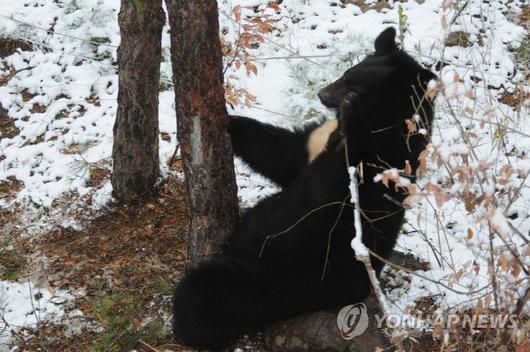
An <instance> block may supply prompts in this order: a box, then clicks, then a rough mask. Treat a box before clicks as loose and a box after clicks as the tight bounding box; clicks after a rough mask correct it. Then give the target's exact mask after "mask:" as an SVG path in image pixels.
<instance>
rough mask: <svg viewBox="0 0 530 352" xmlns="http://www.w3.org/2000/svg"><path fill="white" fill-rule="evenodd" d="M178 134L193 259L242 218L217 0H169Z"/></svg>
mask: <svg viewBox="0 0 530 352" xmlns="http://www.w3.org/2000/svg"><path fill="white" fill-rule="evenodd" d="M166 5H167V9H168V14H169V24H170V27H171V61H172V64H173V82H174V84H175V106H176V110H177V130H178V133H177V138H178V140H179V143H180V150H181V155H182V161H183V166H184V176H185V184H186V189H187V195H188V199H187V202H188V209H189V212H190V230H189V234H188V236H189V237H188V242H187V243H188V260H187V264H189V265H191V266H195V265H196V264H197V263H199V262H200V261H201V260H203V259H204V258H206V257H209V256H211V255H212V254H215V253H218V252H219V251H220V249H221V245H222V244H223V242H224V241H225V240H226V238H227V237H228V236H229V235H230V234H231V233H232V232H233V230H234V228H235V224H236V221H237V213H238V201H237V187H236V181H235V174H234V158H233V153H232V146H231V143H230V138H229V135H228V133H227V125H228V113H227V110H226V102H225V97H224V87H223V69H222V55H221V45H220V41H219V22H218V17H219V14H218V10H217V1H215V0H195V1H180V0H166Z"/></svg>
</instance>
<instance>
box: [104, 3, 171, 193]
mask: <svg viewBox="0 0 530 352" xmlns="http://www.w3.org/2000/svg"><path fill="white" fill-rule="evenodd" d="M135 4H136V5H137V6H136V5H135ZM118 22H119V25H120V34H121V43H120V47H119V49H118V70H119V91H118V112H117V116H116V122H115V124H114V145H113V147H112V157H113V160H114V164H113V171H112V177H111V182H112V187H113V194H114V196H115V197H116V198H117V199H118V200H120V201H123V202H128V203H130V202H134V201H137V200H141V199H143V198H145V197H146V196H148V195H149V194H151V193H152V192H153V191H154V186H155V182H156V180H157V178H158V176H159V173H160V171H159V157H158V87H159V79H160V61H161V35H162V28H163V26H164V23H165V15H164V11H163V10H162V0H149V1H141V2H140V1H138V2H135V1H133V0H122V2H121V8H120V13H119V15H118Z"/></svg>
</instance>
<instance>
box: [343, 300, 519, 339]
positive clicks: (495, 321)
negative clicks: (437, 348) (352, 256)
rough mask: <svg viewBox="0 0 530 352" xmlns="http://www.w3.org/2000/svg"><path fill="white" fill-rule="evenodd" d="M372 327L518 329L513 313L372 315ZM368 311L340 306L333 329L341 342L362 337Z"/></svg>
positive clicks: (364, 306)
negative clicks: (335, 327)
mask: <svg viewBox="0 0 530 352" xmlns="http://www.w3.org/2000/svg"><path fill="white" fill-rule="evenodd" d="M373 318H374V322H375V324H374V326H376V327H377V329H381V328H390V329H397V328H409V329H410V328H412V329H421V328H425V326H426V325H430V326H439V327H441V328H443V329H455V328H463V329H466V328H468V329H471V330H480V329H514V328H516V327H517V326H518V324H517V315H515V314H509V315H508V314H463V313H460V314H457V313H453V314H446V315H441V314H435V315H425V316H423V315H422V314H421V313H420V314H419V315H418V316H408V315H399V314H390V315H386V314H384V315H382V316H380V315H378V314H375V315H374V316H373ZM369 320H370V319H369V317H368V310H367V309H366V305H365V304H364V303H357V304H352V305H349V306H345V307H343V308H342V309H341V310H340V311H339V314H338V315H337V326H338V328H339V331H340V335H341V336H342V338H343V339H345V340H351V339H353V338H355V337H357V336H360V335H362V334H363V333H364V332H365V331H366V329H368V323H369Z"/></svg>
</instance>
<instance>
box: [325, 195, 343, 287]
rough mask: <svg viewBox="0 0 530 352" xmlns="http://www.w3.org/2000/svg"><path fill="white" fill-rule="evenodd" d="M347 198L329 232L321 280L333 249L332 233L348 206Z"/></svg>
mask: <svg viewBox="0 0 530 352" xmlns="http://www.w3.org/2000/svg"><path fill="white" fill-rule="evenodd" d="M346 199H348V196H346V198H344V200H343V201H342V204H341V207H340V211H339V214H338V215H337V218H336V219H335V223H334V224H333V226H332V227H331V229H330V230H329V232H328V245H327V247H326V259H324V268H323V269H322V276H321V277H320V281H324V276H326V269H327V267H328V263H329V251H330V250H331V234H332V233H333V231H334V230H335V227H337V224H338V223H339V220H340V218H341V216H342V212H343V211H344V207H345V206H346Z"/></svg>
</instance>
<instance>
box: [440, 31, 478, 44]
mask: <svg viewBox="0 0 530 352" xmlns="http://www.w3.org/2000/svg"><path fill="white" fill-rule="evenodd" d="M445 45H446V46H461V47H464V48H467V47H468V46H472V45H473V43H471V41H470V39H469V33H467V32H464V31H454V32H451V33H449V34H448V35H447V37H446V38H445Z"/></svg>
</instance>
